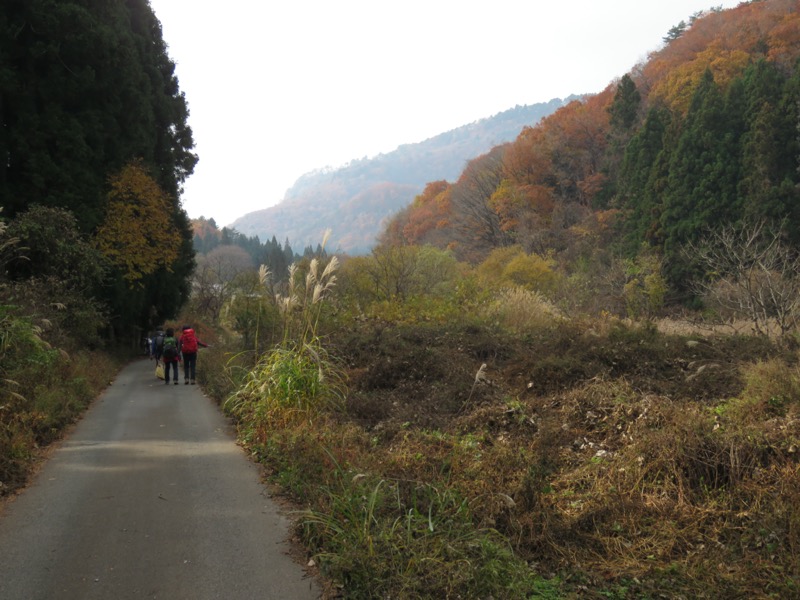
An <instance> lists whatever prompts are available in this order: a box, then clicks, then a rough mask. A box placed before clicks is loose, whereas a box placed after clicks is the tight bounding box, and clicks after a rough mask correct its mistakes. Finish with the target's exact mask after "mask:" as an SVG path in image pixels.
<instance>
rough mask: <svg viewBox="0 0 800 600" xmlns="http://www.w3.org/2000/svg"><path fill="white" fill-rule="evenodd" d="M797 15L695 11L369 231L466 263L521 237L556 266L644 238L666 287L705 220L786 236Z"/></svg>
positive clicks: (794, 209) (797, 96)
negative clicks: (650, 46) (636, 58)
mask: <svg viewBox="0 0 800 600" xmlns="http://www.w3.org/2000/svg"><path fill="white" fill-rule="evenodd" d="M799 10H800V9H799V8H798V3H797V2H796V0H765V1H760V2H750V3H743V4H740V5H739V6H738V7H737V8H735V9H731V10H727V11H720V10H713V11H712V12H710V13H707V14H699V15H696V16H695V17H693V18H692V20H691V22H690V24H689V25H688V26H686V27H685V28H684V27H683V26H681V27H680V28H678V29H677V30H674V31H671V32H670V36H669V38H666V39H665V42H666V45H665V46H664V47H663V48H662V49H660V50H659V51H657V52H654V53H653V54H652V55H651V56H650V57H649V58H648V60H647V61H646V62H644V63H643V64H640V65H638V66H637V67H636V68H634V69H633V70H632V71H631V72H630V73H629V74H626V75H625V76H624V77H622V78H621V80H619V81H618V82H615V83H614V84H612V85H610V86H609V87H608V88H607V89H606V90H604V91H603V92H601V93H599V94H597V95H595V96H592V97H589V98H588V99H585V100H583V101H575V102H572V103H571V104H569V105H567V106H566V107H564V108H562V109H560V110H559V111H557V112H556V113H554V114H553V115H551V116H549V117H547V118H546V119H544V120H543V121H542V122H540V123H539V124H538V125H536V126H535V127H530V128H526V129H524V130H523V131H522V132H521V134H520V135H519V136H518V138H517V139H516V141H514V142H513V143H509V144H506V145H503V146H498V147H495V148H494V149H493V150H492V151H490V152H489V153H487V154H485V155H483V156H480V157H478V158H476V159H474V160H472V161H471V162H470V163H468V165H467V167H466V168H465V170H464V171H463V173H462V174H461V176H460V178H459V179H458V180H457V181H456V182H455V183H453V184H450V183H448V182H445V181H437V182H432V183H429V184H428V185H427V187H426V188H425V190H424V192H423V193H422V194H421V195H419V196H418V197H417V198H416V199H415V200H414V202H413V203H412V204H411V205H410V206H409V207H407V208H406V209H405V210H404V211H402V212H401V213H399V214H398V215H396V216H395V217H394V218H393V220H392V221H391V222H390V223H389V224H388V226H387V227H386V228H385V230H384V231H383V232H382V234H381V240H380V242H381V243H382V244H389V245H406V244H411V245H423V244H431V245H434V246H437V247H440V248H451V249H452V250H453V251H454V252H455V254H456V256H457V257H458V258H459V259H462V260H467V261H470V262H477V261H480V260H482V259H483V258H484V257H485V256H486V255H487V254H488V253H489V252H490V251H491V250H492V249H493V248H496V247H500V246H505V245H512V244H520V245H522V246H523V248H524V249H525V250H526V251H528V252H536V253H542V254H544V253H547V252H555V254H556V256H559V257H561V258H562V260H563V261H564V263H565V264H569V263H570V262H572V261H570V260H569V259H573V261H574V259H576V258H580V259H582V260H583V261H584V264H585V262H586V260H588V261H607V260H608V259H609V257H610V256H611V255H613V254H616V255H620V254H621V255H627V256H633V255H635V254H636V253H637V252H639V251H640V250H641V249H642V248H643V245H644V246H646V247H648V248H649V251H650V252H652V251H653V249H655V250H656V251H658V252H660V253H661V254H662V256H663V258H664V265H665V271H666V273H665V274H666V276H667V278H668V280H669V281H670V282H671V283H672V284H673V289H675V290H680V289H681V283H682V282H683V281H684V280H685V277H686V275H688V273H689V271H690V270H691V265H689V264H688V262H687V260H688V259H687V258H685V257H684V256H683V255H682V253H681V248H682V247H684V246H685V244H686V242H688V241H697V240H698V239H699V238H701V237H702V236H703V235H704V234H705V233H706V232H707V231H708V229H709V228H714V227H717V226H720V225H722V224H733V225H736V224H743V223H745V222H750V221H755V220H768V221H770V222H773V223H776V224H781V225H783V226H784V227H786V231H787V233H788V235H789V237H790V242H791V243H792V244H793V245H794V246H795V247H798V246H800V227H798V225H800V186H799V185H798V184H799V183H800V170H799V169H798V168H799V167H800V139H799V138H800V63H798V58H799V57H800V12H799ZM787 225H788V226H787ZM572 264H574V262H572Z"/></svg>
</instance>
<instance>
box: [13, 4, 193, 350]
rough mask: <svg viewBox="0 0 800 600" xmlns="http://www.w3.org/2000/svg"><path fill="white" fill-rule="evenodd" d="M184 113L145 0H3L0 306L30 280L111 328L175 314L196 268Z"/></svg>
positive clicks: (130, 327) (26, 290) (122, 330)
mask: <svg viewBox="0 0 800 600" xmlns="http://www.w3.org/2000/svg"><path fill="white" fill-rule="evenodd" d="M188 115H189V111H188V107H187V103H186V100H185V98H184V95H183V93H182V92H181V91H180V89H179V86H178V80H177V78H176V76H175V65H174V63H173V61H172V60H171V59H170V58H169V56H168V54H167V47H166V44H165V43H164V41H163V39H162V34H161V25H160V23H159V21H158V20H157V18H156V17H155V15H154V13H153V11H152V9H151V8H150V4H149V2H148V0H127V1H126V2H108V1H107V0H59V1H58V2H32V1H30V0H8V1H4V2H2V3H0V124H1V125H2V126H0V156H2V160H0V207H2V210H3V212H2V215H0V216H2V217H3V219H4V220H6V221H7V223H8V225H9V229H8V231H7V234H8V238H9V239H14V243H12V244H8V245H7V246H6V252H5V254H4V256H2V259H3V266H4V270H3V272H0V276H2V278H3V279H4V280H5V283H6V285H3V286H0V290H2V291H3V294H4V297H2V298H0V304H6V305H11V304H17V305H18V304H19V301H18V299H19V297H20V296H21V295H25V294H28V295H29V296H30V295H31V293H32V292H31V290H33V289H35V288H36V287H37V285H38V286H39V287H44V289H49V290H51V291H50V294H51V299H52V300H54V301H56V300H57V301H60V302H65V301H64V298H67V299H69V300H70V301H72V305H70V306H68V307H67V308H68V309H72V310H75V308H76V306H81V305H82V303H83V302H87V303H90V304H91V305H92V306H94V307H95V308H96V309H97V310H96V311H95V316H96V317H97V318H96V319H94V325H92V324H91V323H85V325H86V326H87V327H94V328H95V329H97V328H98V327H99V328H101V329H102V328H103V325H110V327H108V328H107V329H104V330H105V331H112V332H116V333H117V334H118V335H120V334H125V335H129V334H130V333H131V332H133V331H135V330H136V329H137V328H147V327H149V326H152V325H153V324H156V323H159V322H163V319H165V318H169V317H172V316H174V314H175V313H176V311H177V310H178V309H179V308H180V306H182V305H183V303H184V302H185V300H186V299H187V297H188V294H189V291H190V284H189V282H190V276H191V272H192V270H193V268H194V251H193V249H192V234H191V228H190V225H189V220H188V218H187V216H186V213H185V212H184V211H183V209H182V208H181V205H180V199H179V198H180V193H181V188H182V185H183V182H184V181H185V179H186V177H187V176H188V175H190V174H191V173H192V171H193V169H194V166H195V164H196V162H197V156H196V155H195V154H194V153H193V151H192V150H193V148H194V141H193V139H192V131H191V129H190V128H189V126H188V125H187V119H188ZM42 282H44V285H43V284H42ZM26 286H27V287H26ZM54 290H58V295H54ZM34 295H35V294H34ZM28 300H30V301H31V302H33V301H34V300H31V298H28Z"/></svg>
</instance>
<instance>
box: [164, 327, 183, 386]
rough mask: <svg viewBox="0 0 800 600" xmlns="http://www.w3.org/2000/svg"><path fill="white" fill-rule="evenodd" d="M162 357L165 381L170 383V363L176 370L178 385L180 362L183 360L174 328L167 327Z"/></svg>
mask: <svg viewBox="0 0 800 600" xmlns="http://www.w3.org/2000/svg"><path fill="white" fill-rule="evenodd" d="M161 358H162V359H163V361H164V383H165V384H167V385H169V372H170V365H172V370H173V371H174V373H175V375H174V382H175V385H178V363H179V362H180V360H181V354H180V351H179V350H178V340H177V339H176V338H175V330H174V329H172V328H169V329H167V331H166V334H165V335H164V347H163V348H162V354H161Z"/></svg>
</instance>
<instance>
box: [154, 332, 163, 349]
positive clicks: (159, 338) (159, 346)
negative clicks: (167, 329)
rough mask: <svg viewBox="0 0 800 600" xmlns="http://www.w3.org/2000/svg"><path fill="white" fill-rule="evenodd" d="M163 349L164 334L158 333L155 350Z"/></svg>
mask: <svg viewBox="0 0 800 600" xmlns="http://www.w3.org/2000/svg"><path fill="white" fill-rule="evenodd" d="M163 348H164V334H163V333H159V334H157V335H156V350H159V351H160V350H162V349H163Z"/></svg>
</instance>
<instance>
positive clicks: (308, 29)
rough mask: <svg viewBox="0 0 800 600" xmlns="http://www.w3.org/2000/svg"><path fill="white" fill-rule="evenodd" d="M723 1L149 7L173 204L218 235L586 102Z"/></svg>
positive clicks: (164, 0)
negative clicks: (172, 137) (167, 61)
mask: <svg viewBox="0 0 800 600" xmlns="http://www.w3.org/2000/svg"><path fill="white" fill-rule="evenodd" d="M738 3H739V2H738V0H556V1H552V0H492V1H489V0H484V1H482V2H475V1H473V0H404V1H402V2H400V1H397V0H393V1H388V0H226V1H225V2H209V1H205V0H150V5H151V7H152V8H153V10H154V12H155V13H156V16H157V17H158V19H159V20H160V21H161V25H162V29H163V37H164V41H165V42H166V43H167V45H168V47H169V55H170V57H171V58H172V59H173V60H174V61H175V62H176V64H177V75H178V80H179V83H180V87H181V90H182V91H183V92H185V94H186V98H187V100H188V103H189V110H190V113H191V114H190V117H189V125H190V126H191V127H192V130H193V132H194V139H195V143H196V151H197V153H198V154H199V156H200V162H199V163H198V165H197V167H196V168H195V172H194V174H193V175H192V176H191V177H190V178H189V179H188V180H187V183H186V189H185V193H184V196H183V206H184V208H185V209H186V211H187V212H188V214H189V216H190V217H192V218H196V217H200V216H205V217H207V218H211V217H213V218H214V219H215V220H216V222H217V224H218V225H219V226H223V225H229V224H231V223H232V222H233V221H234V220H235V219H237V218H238V217H241V216H243V215H244V214H246V213H248V212H252V211H255V210H259V209H262V208H266V207H268V206H272V205H274V204H277V203H278V202H280V201H281V200H282V199H283V196H284V193H285V192H286V190H287V189H288V188H290V187H291V186H292V184H293V183H294V182H295V181H296V180H297V178H298V177H300V176H301V175H303V174H304V173H307V172H309V171H312V170H314V169H318V168H322V167H326V166H333V167H336V166H340V165H342V164H344V163H346V162H347V161H349V160H352V159H356V158H363V157H365V156H370V157H371V156H374V155H376V154H379V153H387V152H391V151H392V150H394V149H395V148H396V147H397V146H399V145H401V144H406V143H414V142H420V141H422V140H425V139H427V138H429V137H432V136H434V135H437V134H439V133H443V132H445V131H448V130H450V129H454V128H455V127H459V126H461V125H466V124H468V123H471V122H473V121H476V120H478V119H482V118H484V117H489V116H492V115H494V114H497V113H498V112H501V111H504V110H507V109H509V108H513V107H514V106H516V105H523V104H535V103H537V102H546V101H548V100H550V99H552V98H556V97H558V98H563V97H565V96H568V95H570V94H582V93H595V92H600V91H601V90H603V89H604V88H605V87H606V86H607V85H608V84H609V83H610V82H611V81H612V80H614V79H616V78H618V77H620V76H622V75H623V74H625V73H626V72H628V71H629V70H630V69H631V68H632V67H633V66H634V65H636V63H638V62H640V61H642V60H644V59H645V58H646V56H647V54H648V53H649V52H651V51H653V50H656V49H658V48H659V47H660V45H661V39H662V37H664V35H665V34H666V33H667V31H669V29H670V28H671V27H672V26H673V25H676V24H677V23H679V22H680V21H681V20H686V21H688V19H689V17H690V16H691V15H692V14H694V13H697V12H698V11H701V10H708V9H709V8H710V7H712V6H721V7H722V8H731V7H734V6H736V5H737V4H738Z"/></svg>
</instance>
